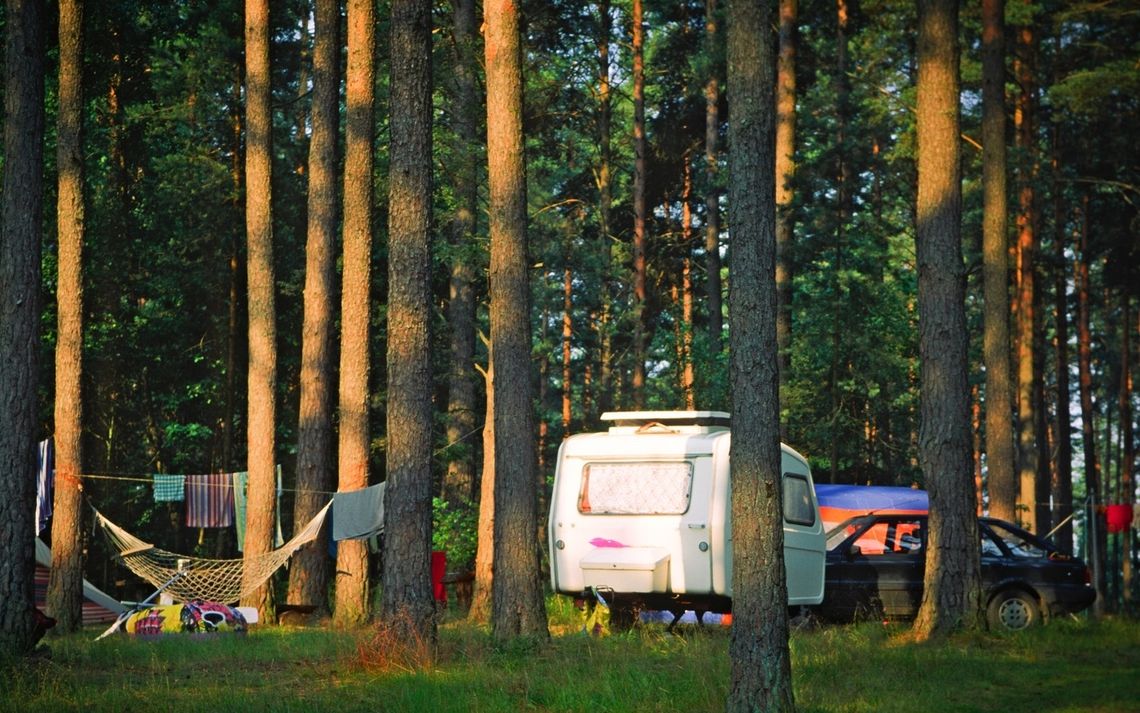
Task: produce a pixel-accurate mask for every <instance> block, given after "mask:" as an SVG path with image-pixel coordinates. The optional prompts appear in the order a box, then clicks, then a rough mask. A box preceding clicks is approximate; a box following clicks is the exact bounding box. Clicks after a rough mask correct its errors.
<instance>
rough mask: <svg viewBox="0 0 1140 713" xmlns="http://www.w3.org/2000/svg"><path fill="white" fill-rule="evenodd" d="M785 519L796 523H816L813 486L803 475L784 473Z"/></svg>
mask: <svg viewBox="0 0 1140 713" xmlns="http://www.w3.org/2000/svg"><path fill="white" fill-rule="evenodd" d="M784 520H785V521H787V522H790V523H793V524H796V525H814V524H815V508H814V507H812V500H811V486H810V485H809V484H808V479H807V478H805V477H804V476H802V475H796V474H795V473H784Z"/></svg>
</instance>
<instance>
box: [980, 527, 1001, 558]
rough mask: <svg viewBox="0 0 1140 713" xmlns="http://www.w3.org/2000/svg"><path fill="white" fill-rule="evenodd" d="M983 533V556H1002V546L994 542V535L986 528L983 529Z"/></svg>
mask: <svg viewBox="0 0 1140 713" xmlns="http://www.w3.org/2000/svg"><path fill="white" fill-rule="evenodd" d="M981 535H982V537H981V541H982V557H1001V556H1002V551H1001V547H999V546H998V543H996V542H994V538H993V536H992V535H990V533H989V532H987V531H986V530H982V532H981Z"/></svg>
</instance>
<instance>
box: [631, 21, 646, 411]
mask: <svg viewBox="0 0 1140 713" xmlns="http://www.w3.org/2000/svg"><path fill="white" fill-rule="evenodd" d="M643 25H644V20H643V19H642V0H633V44H632V51H633V317H632V318H633V372H632V374H631V376H630V388H631V390H632V391H633V394H632V396H633V406H634V408H642V407H643V406H644V405H645V360H646V357H647V352H646V342H647V336H646V333H645V300H646V292H645V280H646V262H645V244H646V237H645V224H646V205H645V181H646V179H647V178H648V176H646V175H645V39H644V31H643V30H644V28H643Z"/></svg>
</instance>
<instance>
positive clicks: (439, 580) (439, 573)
mask: <svg viewBox="0 0 1140 713" xmlns="http://www.w3.org/2000/svg"><path fill="white" fill-rule="evenodd" d="M446 572H447V553H446V552H443V551H441V550H435V551H433V552H432V553H431V592H432V595H433V596H434V597H435V600H436V601H437V602H446V601H447V587H445V586H444V584H443V575H444V573H446Z"/></svg>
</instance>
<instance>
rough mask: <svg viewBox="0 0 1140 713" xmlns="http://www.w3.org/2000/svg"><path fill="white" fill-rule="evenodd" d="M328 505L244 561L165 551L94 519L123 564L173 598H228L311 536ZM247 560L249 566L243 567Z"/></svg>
mask: <svg viewBox="0 0 1140 713" xmlns="http://www.w3.org/2000/svg"><path fill="white" fill-rule="evenodd" d="M331 506H332V501H329V503H328V504H327V505H325V506H324V507H323V508H321V511H320V512H318V513H317V514H316V515H315V516H313V519H312V520H310V521H309V524H308V525H305V529H303V530H301V531H300V532H298V533H297V534H296V535H295V536H294V537H293V539H291V540H289V541H288V542H286V543H285V544H284V545H282V546H281V547H278V548H277V549H275V550H271V551H269V552H266V553H264V554H261V555H257V556H255V557H253V558H251V560H250V561H249V562H248V563H247V561H246V560H244V559H232V560H219V559H206V558H202V557H191V556H189V555H180V554H176V553H174V552H167V551H166V550H163V549H159V548H157V547H155V546H154V545H152V544H150V543H149V542H144V541H143V540H140V539H139V538H137V537H135V536H134V535H132V534H131V533H129V532H127V531H126V530H124V529H123V528H121V527H119V526H118V525H116V524H115V523H113V522H111V521H110V520H108V519H107V518H106V517H104V516H103V513H101V512H99V511H98V510H96V511H95V522H96V524H98V525H99V527H100V529H101V530H102V531H103V535H104V536H105V537H106V538H107V541H108V542H109V543H110V544H111V546H112V547H113V548H115V549H116V550H117V551H118V553H119V559H121V560H122V561H123V564H125V565H126V566H127V568H128V569H130V570H131V571H132V572H134V573H135V574H137V575H138V576H140V577H142V578H143V579H145V580H146V581H148V582H150V583H151V584H153V585H154V586H155V587H158V588H160V589H162V590H163V591H164V592H166V593H167V594H170V595H171V596H172V597H174V598H175V599H178V600H181V601H190V600H192V599H204V600H206V601H212V602H221V603H223V604H232V603H234V602H236V601H238V600H239V599H241V598H242V597H244V596H245V595H247V594H249V593H251V592H253V591H254V590H255V589H257V588H258V587H260V586H261V585H262V584H263V583H265V581H266V580H267V579H269V577H270V576H272V574H273V573H274V572H276V571H277V570H278V569H279V568H280V567H281V565H283V564H285V562H287V561H288V560H289V558H290V557H292V556H293V553H294V552H296V551H297V550H299V549H300V548H301V547H302V546H304V545H306V544H308V543H309V542H312V541H313V540H315V539H316V538H317V534H318V533H319V532H320V531H321V525H323V524H324V521H325V516H326V515H327V514H328V510H329V507H331ZM247 565H248V566H249V567H251V570H250V571H248V572H247V571H246V566H247Z"/></svg>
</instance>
